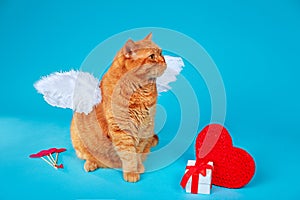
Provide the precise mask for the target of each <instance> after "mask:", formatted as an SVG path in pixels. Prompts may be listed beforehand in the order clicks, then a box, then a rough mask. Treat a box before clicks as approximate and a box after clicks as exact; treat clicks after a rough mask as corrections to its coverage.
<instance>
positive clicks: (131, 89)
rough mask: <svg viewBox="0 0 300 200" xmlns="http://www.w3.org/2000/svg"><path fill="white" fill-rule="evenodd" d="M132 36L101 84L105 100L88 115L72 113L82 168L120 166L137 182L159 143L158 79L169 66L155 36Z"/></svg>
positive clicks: (126, 176) (72, 127)
mask: <svg viewBox="0 0 300 200" xmlns="http://www.w3.org/2000/svg"><path fill="white" fill-rule="evenodd" d="M151 37H152V34H149V35H148V36H147V37H146V38H144V39H143V40H140V41H137V42H134V41H132V40H128V41H127V42H126V44H125V45H124V47H122V49H121V50H120V51H119V52H118V53H117V55H116V57H115V58H114V60H113V63H112V65H111V67H110V68H109V70H108V71H107V73H106V74H105V75H104V76H103V79H102V81H101V84H100V89H101V92H102V101H101V102H100V104H98V105H97V106H95V107H94V109H93V111H92V112H91V113H89V114H88V115H85V114H79V113H74V116H73V119H72V124H71V138H72V143H73V146H74V148H75V150H76V154H77V156H78V157H79V158H81V159H84V160H86V162H85V164H84V169H85V170H86V171H93V170H95V169H97V168H101V167H110V168H122V170H123V177H124V179H125V180H126V181H129V182H136V181H138V180H139V179H140V174H141V173H143V172H144V166H143V163H142V162H143V160H144V159H146V156H147V154H148V153H149V152H150V148H151V147H152V146H154V145H156V144H157V142H158V137H157V135H155V134H154V116H155V112H156V101H157V90H156V78H157V77H159V76H161V75H162V74H163V72H164V70H165V69H166V63H165V60H164V57H163V56H162V55H161V49H160V48H159V47H158V46H157V45H156V44H155V43H154V42H153V41H152V39H151Z"/></svg>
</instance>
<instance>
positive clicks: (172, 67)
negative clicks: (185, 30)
mask: <svg viewBox="0 0 300 200" xmlns="http://www.w3.org/2000/svg"><path fill="white" fill-rule="evenodd" d="M164 58H165V61H166V63H167V69H166V70H165V72H164V73H163V75H162V76H160V77H158V78H157V80H156V87H157V91H158V93H161V92H166V91H168V90H170V89H171V86H169V83H171V82H174V81H176V80H177V78H176V76H177V75H178V74H179V73H180V72H181V70H182V68H183V67H184V63H183V61H182V59H181V58H180V57H173V56H164Z"/></svg>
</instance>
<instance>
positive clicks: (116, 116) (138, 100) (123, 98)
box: [103, 74, 157, 137]
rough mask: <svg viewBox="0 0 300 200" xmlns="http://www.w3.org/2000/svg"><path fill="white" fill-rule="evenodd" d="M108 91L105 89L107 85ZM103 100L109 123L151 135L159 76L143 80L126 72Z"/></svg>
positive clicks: (123, 128)
mask: <svg viewBox="0 0 300 200" xmlns="http://www.w3.org/2000/svg"><path fill="white" fill-rule="evenodd" d="M103 89H104V93H105V88H103ZM109 96H110V98H108V99H107V102H103V105H104V108H103V110H104V113H106V115H107V116H108V118H109V119H108V120H107V122H108V123H112V124H114V127H115V128H116V129H121V130H126V131H129V132H132V133H135V134H137V135H136V136H137V137H148V135H149V136H150V135H151V134H153V129H154V116H155V112H156V100H157V90H156V83H155V80H143V79H140V78H139V77H136V76H133V75H130V74H128V75H127V76H123V77H122V78H121V79H120V80H119V81H118V82H117V83H116V84H114V87H113V90H112V91H111V95H109Z"/></svg>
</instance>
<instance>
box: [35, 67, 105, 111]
mask: <svg viewBox="0 0 300 200" xmlns="http://www.w3.org/2000/svg"><path fill="white" fill-rule="evenodd" d="M34 87H35V88H36V90H37V91H38V92H39V93H40V94H42V95H43V97H44V99H45V101H46V102H47V103H49V104H50V105H52V106H56V107H60V108H70V109H72V110H74V111H75V112H78V113H85V114H88V113H90V112H91V111H92V109H93V106H94V105H97V104H98V103H99V102H100V101H101V91H100V88H99V80H98V79H97V78H95V77H94V76H93V75H92V74H90V73H87V72H82V71H74V70H71V71H68V72H55V73H53V74H50V75H48V76H44V77H42V78H41V79H40V80H39V81H37V82H36V83H35V84H34Z"/></svg>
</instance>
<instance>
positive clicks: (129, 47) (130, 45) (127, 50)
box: [123, 39, 135, 58]
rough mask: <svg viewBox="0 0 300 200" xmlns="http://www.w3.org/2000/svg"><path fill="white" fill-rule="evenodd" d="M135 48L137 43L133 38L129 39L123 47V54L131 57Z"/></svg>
mask: <svg viewBox="0 0 300 200" xmlns="http://www.w3.org/2000/svg"><path fill="white" fill-rule="evenodd" d="M134 49H135V43H134V41H133V40H131V39H129V40H128V41H127V42H126V44H125V45H124V47H123V54H124V56H125V57H126V58H129V57H130V56H131V55H132V52H133V51H134Z"/></svg>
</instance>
